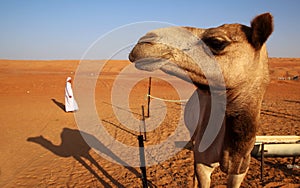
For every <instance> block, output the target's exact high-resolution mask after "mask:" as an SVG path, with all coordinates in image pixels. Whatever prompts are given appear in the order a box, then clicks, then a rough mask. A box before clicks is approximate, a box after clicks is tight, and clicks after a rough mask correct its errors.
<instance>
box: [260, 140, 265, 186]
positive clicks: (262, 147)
mask: <svg viewBox="0 0 300 188" xmlns="http://www.w3.org/2000/svg"><path fill="white" fill-rule="evenodd" d="M260 160H261V165H260V181H262V182H263V178H264V164H265V161H264V160H265V144H264V143H262V144H261V155H260Z"/></svg>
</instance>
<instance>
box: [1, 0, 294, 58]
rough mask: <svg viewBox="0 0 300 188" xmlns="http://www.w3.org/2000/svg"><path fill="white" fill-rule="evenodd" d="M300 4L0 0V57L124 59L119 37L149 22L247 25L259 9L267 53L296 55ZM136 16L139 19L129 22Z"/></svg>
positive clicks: (245, 0)
mask: <svg viewBox="0 0 300 188" xmlns="http://www.w3.org/2000/svg"><path fill="white" fill-rule="evenodd" d="M299 7H300V1H298V0H288V1H283V0H277V1H271V0H243V1H240V0H236V1H224V0H223V1H221V0H220V1H214V0H207V1H200V0H198V1H196V0H195V1H194V0H191V1H183V0H182V1H177V0H151V1H142V0H139V1H138V0H136V1H134V0H127V1H125V0H120V1H114V0H111V1H101V0H99V1H96V0H85V1H84V0H81V1H80V0H26V1H25V0H0V25H1V29H0V59H81V58H83V57H85V56H86V55H87V54H89V51H94V53H97V57H96V58H101V59H103V58H107V57H112V56H114V57H115V58H117V59H126V58H127V57H126V53H128V51H129V50H130V49H129V48H130V47H127V49H126V50H125V52H124V54H122V53H119V54H118V53H117V54H116V51H115V50H116V48H119V49H122V48H124V44H123V43H121V44H120V40H125V41H126V40H127V39H128V41H130V42H135V41H136V40H137V39H138V38H139V37H141V35H143V34H144V33H145V32H146V31H147V30H148V29H152V27H154V28H155V27H158V26H165V25H166V26H168V24H166V23H170V25H184V26H194V27H203V28H206V27H215V26H218V25H220V24H223V23H242V24H245V25H249V23H250V21H251V19H252V18H253V17H254V16H255V15H257V14H260V13H264V12H271V13H272V14H273V16H274V20H275V31H274V33H273V34H272V36H271V37H270V39H269V41H268V49H269V55H270V56H271V57H300V36H299V31H300V11H299ZM149 21H156V22H150V26H149V27H148V25H149V24H148V23H149ZM137 22H138V23H144V24H142V26H140V25H139V27H136V28H135V27H132V25H135V23H137ZM153 23H158V24H154V25H153ZM160 23H162V24H160ZM151 24H152V25H151ZM145 25H146V26H147V27H143V26H145ZM124 28H125V29H124ZM126 29H127V30H126ZM122 30H126V32H124V33H123V32H122ZM134 30H139V31H134ZM116 31H117V32H116ZM104 38H105V40H104ZM123 42H124V41H123ZM97 45H98V47H97V48H95V46H97ZM122 45H123V46H122ZM130 45H132V44H130ZM100 46H101V47H100Z"/></svg>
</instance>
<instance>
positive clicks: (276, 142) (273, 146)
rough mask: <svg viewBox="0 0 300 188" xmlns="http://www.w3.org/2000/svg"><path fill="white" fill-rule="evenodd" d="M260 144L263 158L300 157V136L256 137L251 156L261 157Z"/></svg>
mask: <svg viewBox="0 0 300 188" xmlns="http://www.w3.org/2000/svg"><path fill="white" fill-rule="evenodd" d="M262 144H264V156H265V157H294V156H300V136H290V135H288V136H256V143H255V145H254V148H253V150H252V152H251V155H252V156H256V157H258V156H261V152H262V151H261V149H262Z"/></svg>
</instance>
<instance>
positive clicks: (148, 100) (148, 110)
mask: <svg viewBox="0 0 300 188" xmlns="http://www.w3.org/2000/svg"><path fill="white" fill-rule="evenodd" d="M151 80H152V78H151V77H149V84H148V95H147V117H150V95H151Z"/></svg>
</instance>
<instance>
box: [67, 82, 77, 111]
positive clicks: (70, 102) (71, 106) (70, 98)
mask: <svg viewBox="0 0 300 188" xmlns="http://www.w3.org/2000/svg"><path fill="white" fill-rule="evenodd" d="M71 83H72V78H71V77H68V78H67V82H66V88H65V110H66V112H74V111H76V110H78V105H77V103H76V101H75V99H74V95H73V90H72V85H71Z"/></svg>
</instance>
